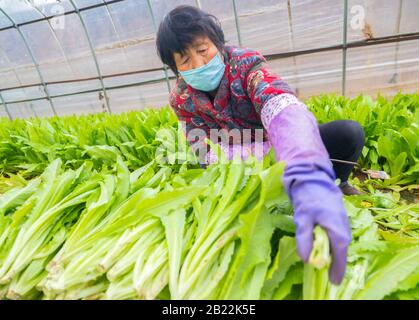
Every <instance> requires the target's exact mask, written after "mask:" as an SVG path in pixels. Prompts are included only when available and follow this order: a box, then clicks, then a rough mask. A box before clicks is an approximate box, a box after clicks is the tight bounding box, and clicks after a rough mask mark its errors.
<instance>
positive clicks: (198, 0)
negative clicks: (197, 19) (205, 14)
mask: <svg viewBox="0 0 419 320" xmlns="http://www.w3.org/2000/svg"><path fill="white" fill-rule="evenodd" d="M195 4H196V6H197V7H198V8H199V9H202V6H201V1H200V0H195Z"/></svg>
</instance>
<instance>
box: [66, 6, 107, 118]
mask: <svg viewBox="0 0 419 320" xmlns="http://www.w3.org/2000/svg"><path fill="white" fill-rule="evenodd" d="M69 1H70V3H71V5H72V6H73V8H74V10H75V11H76V14H77V16H78V17H79V19H80V22H81V24H82V26H83V30H84V34H85V36H86V39H87V42H88V43H89V48H90V51H91V53H92V57H93V60H94V62H95V67H96V71H97V74H98V76H99V81H100V85H101V86H102V90H103V95H104V99H105V101H104V102H105V108H106V111H107V112H108V113H112V110H111V107H110V105H109V97H108V94H107V92H106V88H105V84H104V82H103V77H102V73H101V71H100V67H99V62H98V60H97V56H96V52H95V49H94V48H93V43H92V40H91V39H90V36H89V32H88V31H87V28H86V24H85V23H84V20H83V17H82V16H81V13H80V10H79V8H77V6H76V4H75V3H74V0H69Z"/></svg>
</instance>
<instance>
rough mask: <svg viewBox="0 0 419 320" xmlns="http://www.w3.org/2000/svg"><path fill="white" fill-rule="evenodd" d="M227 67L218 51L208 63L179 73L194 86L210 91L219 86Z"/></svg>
mask: <svg viewBox="0 0 419 320" xmlns="http://www.w3.org/2000/svg"><path fill="white" fill-rule="evenodd" d="M225 67H226V66H225V64H224V62H223V60H221V56H220V54H219V53H217V54H216V55H215V57H214V58H212V59H211V61H210V62H208V63H207V64H206V65H204V66H202V67H199V68H196V69H192V70H188V71H179V73H180V75H181V76H182V77H183V79H184V80H185V81H186V83H187V84H189V85H190V86H191V87H192V88H195V89H197V90H201V91H206V92H209V91H213V90H215V89H217V87H218V86H219V84H220V81H221V78H222V77H223V75H224V70H225Z"/></svg>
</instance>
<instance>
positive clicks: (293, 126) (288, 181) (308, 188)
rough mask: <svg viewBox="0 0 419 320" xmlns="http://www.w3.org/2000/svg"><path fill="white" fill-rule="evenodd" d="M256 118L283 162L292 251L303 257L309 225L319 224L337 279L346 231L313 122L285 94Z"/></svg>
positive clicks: (344, 255) (301, 106)
mask: <svg viewBox="0 0 419 320" xmlns="http://www.w3.org/2000/svg"><path fill="white" fill-rule="evenodd" d="M261 117H262V122H263V124H264V126H265V129H267V132H268V136H269V139H270V142H271V145H272V146H273V148H274V150H275V154H276V159H277V161H282V160H285V162H286V168H285V172H284V176H283V183H284V186H285V189H286V191H287V193H288V195H289V197H290V199H291V201H292V204H293V206H294V221H295V223H296V225H297V230H296V239H297V249H298V254H299V256H300V257H301V259H302V260H303V261H304V262H308V259H309V257H310V253H311V250H312V248H313V229H314V227H315V225H320V226H321V227H323V228H324V229H325V231H326V232H327V234H328V236H329V240H330V246H331V250H332V265H331V268H330V270H329V277H330V281H331V282H333V283H335V284H339V283H341V281H342V279H343V277H344V274H345V270H346V262H347V252H348V245H349V243H350V241H351V230H350V225H349V220H348V217H347V214H346V211H345V208H344V205H343V201H342V196H343V195H342V192H341V191H340V189H339V187H338V186H336V185H335V183H334V180H335V173H334V170H333V166H332V163H331V162H330V160H329V155H328V153H327V150H326V148H325V147H324V144H323V141H322V140H321V137H320V133H319V129H318V124H317V121H316V119H315V118H314V116H313V115H312V113H311V112H310V111H309V110H308V109H307V107H306V106H305V105H304V104H302V103H301V102H299V101H298V99H297V98H295V97H294V96H293V95H290V94H283V95H280V96H277V97H274V98H272V99H270V100H269V101H268V102H267V103H266V104H265V106H264V107H263V109H262V114H261Z"/></svg>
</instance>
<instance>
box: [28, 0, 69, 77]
mask: <svg viewBox="0 0 419 320" xmlns="http://www.w3.org/2000/svg"><path fill="white" fill-rule="evenodd" d="M25 1H26V2H27V3H28V4H29V5H30V6H31V7H32V8H34V9H35V10H36V12H38V13H39V14H40V15H41V16H42V17H43V18H45V19H46V20H45V21H46V22H47V23H48V27H49V30H50V31H51V33H52V36H53V38H54V39H55V41H56V42H57V44H58V47H59V48H60V51H61V54H62V55H63V57H64V59H65V61H66V62H67V64H68V66H69V67H70V70H71V72H72V73H73V75H74V76H75V75H76V73H75V72H74V69H73V66H72V65H71V63H70V60H69V59H68V57H67V54H66V53H65V50H64V48H63V46H62V45H61V42H60V40H59V39H58V36H57V33H56V32H55V30H54V28H53V27H52V25H51V21H50V19H52V18H53V17H50V18H48V17H47V16H46V15H45V14H44V13H43V12H42V11H41V10H39V9H38V7H36V6H33V5H32V3H30V2H29V0H25ZM54 17H55V16H54Z"/></svg>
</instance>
